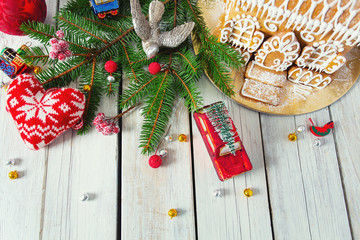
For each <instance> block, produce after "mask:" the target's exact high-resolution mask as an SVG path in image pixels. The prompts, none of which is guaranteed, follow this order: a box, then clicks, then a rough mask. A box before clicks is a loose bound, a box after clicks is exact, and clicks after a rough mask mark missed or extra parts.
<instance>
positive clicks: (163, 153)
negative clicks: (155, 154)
mask: <svg viewBox="0 0 360 240" xmlns="http://www.w3.org/2000/svg"><path fill="white" fill-rule="evenodd" d="M167 154H168V151H167V150H166V149H161V150H160V151H159V156H160V157H165V156H166V155H167Z"/></svg>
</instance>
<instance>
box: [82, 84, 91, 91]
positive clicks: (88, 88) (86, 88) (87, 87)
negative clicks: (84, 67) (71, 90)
mask: <svg viewBox="0 0 360 240" xmlns="http://www.w3.org/2000/svg"><path fill="white" fill-rule="evenodd" d="M83 89H84V91H85V92H90V91H91V86H90V85H84V87H83Z"/></svg>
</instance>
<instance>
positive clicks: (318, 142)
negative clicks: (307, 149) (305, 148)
mask: <svg viewBox="0 0 360 240" xmlns="http://www.w3.org/2000/svg"><path fill="white" fill-rule="evenodd" d="M313 146H314V147H320V146H321V140H320V139H319V138H316V139H315V140H314V141H313Z"/></svg>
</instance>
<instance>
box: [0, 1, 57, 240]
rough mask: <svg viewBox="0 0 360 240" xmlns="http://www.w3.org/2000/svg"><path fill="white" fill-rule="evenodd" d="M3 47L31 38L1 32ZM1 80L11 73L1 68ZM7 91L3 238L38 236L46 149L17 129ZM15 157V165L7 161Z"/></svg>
mask: <svg viewBox="0 0 360 240" xmlns="http://www.w3.org/2000/svg"><path fill="white" fill-rule="evenodd" d="M50 2H51V1H50V0H47V1H46V3H47V4H48V15H47V18H46V22H51V21H52V17H53V16H54V14H55V12H56V4H55V6H54V5H51V4H49V3H50ZM0 39H1V41H0V49H3V48H4V47H11V48H14V49H17V48H19V47H20V46H21V45H22V44H24V43H26V42H28V41H31V40H30V39H29V38H27V37H18V36H10V35H6V34H4V33H0ZM0 77H1V80H6V81H8V77H7V76H5V75H4V74H3V73H2V72H1V76H0ZM5 99H6V98H5V91H4V89H1V103H0V123H1V124H0V134H1V137H0V156H1V165H0V169H1V171H0V179H2V180H1V184H0V202H1V204H0V216H1V217H0V239H13V238H14V237H15V238H18V239H38V238H39V236H40V229H41V211H42V203H43V198H42V197H43V185H44V178H45V176H46V165H45V163H46V160H47V152H48V151H47V149H46V148H45V149H41V150H39V151H37V152H34V151H31V150H29V149H28V148H27V147H26V146H25V144H24V143H23V141H22V139H21V138H20V134H19V133H18V131H17V129H16V127H15V123H14V122H13V120H12V118H11V116H10V114H8V113H7V112H6V110H5V106H6V100H5ZM11 158H16V159H17V160H18V161H17V164H16V165H15V166H13V167H11V168H10V167H9V166H5V165H4V163H5V162H6V161H7V160H9V159H11ZM12 170H17V171H19V174H20V176H19V178H18V179H16V180H10V179H9V178H8V176H7V175H8V172H9V171H12Z"/></svg>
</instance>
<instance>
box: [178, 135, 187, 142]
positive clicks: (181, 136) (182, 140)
mask: <svg viewBox="0 0 360 240" xmlns="http://www.w3.org/2000/svg"><path fill="white" fill-rule="evenodd" d="M178 140H179V142H186V135H185V134H180V135H179V136H178Z"/></svg>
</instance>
